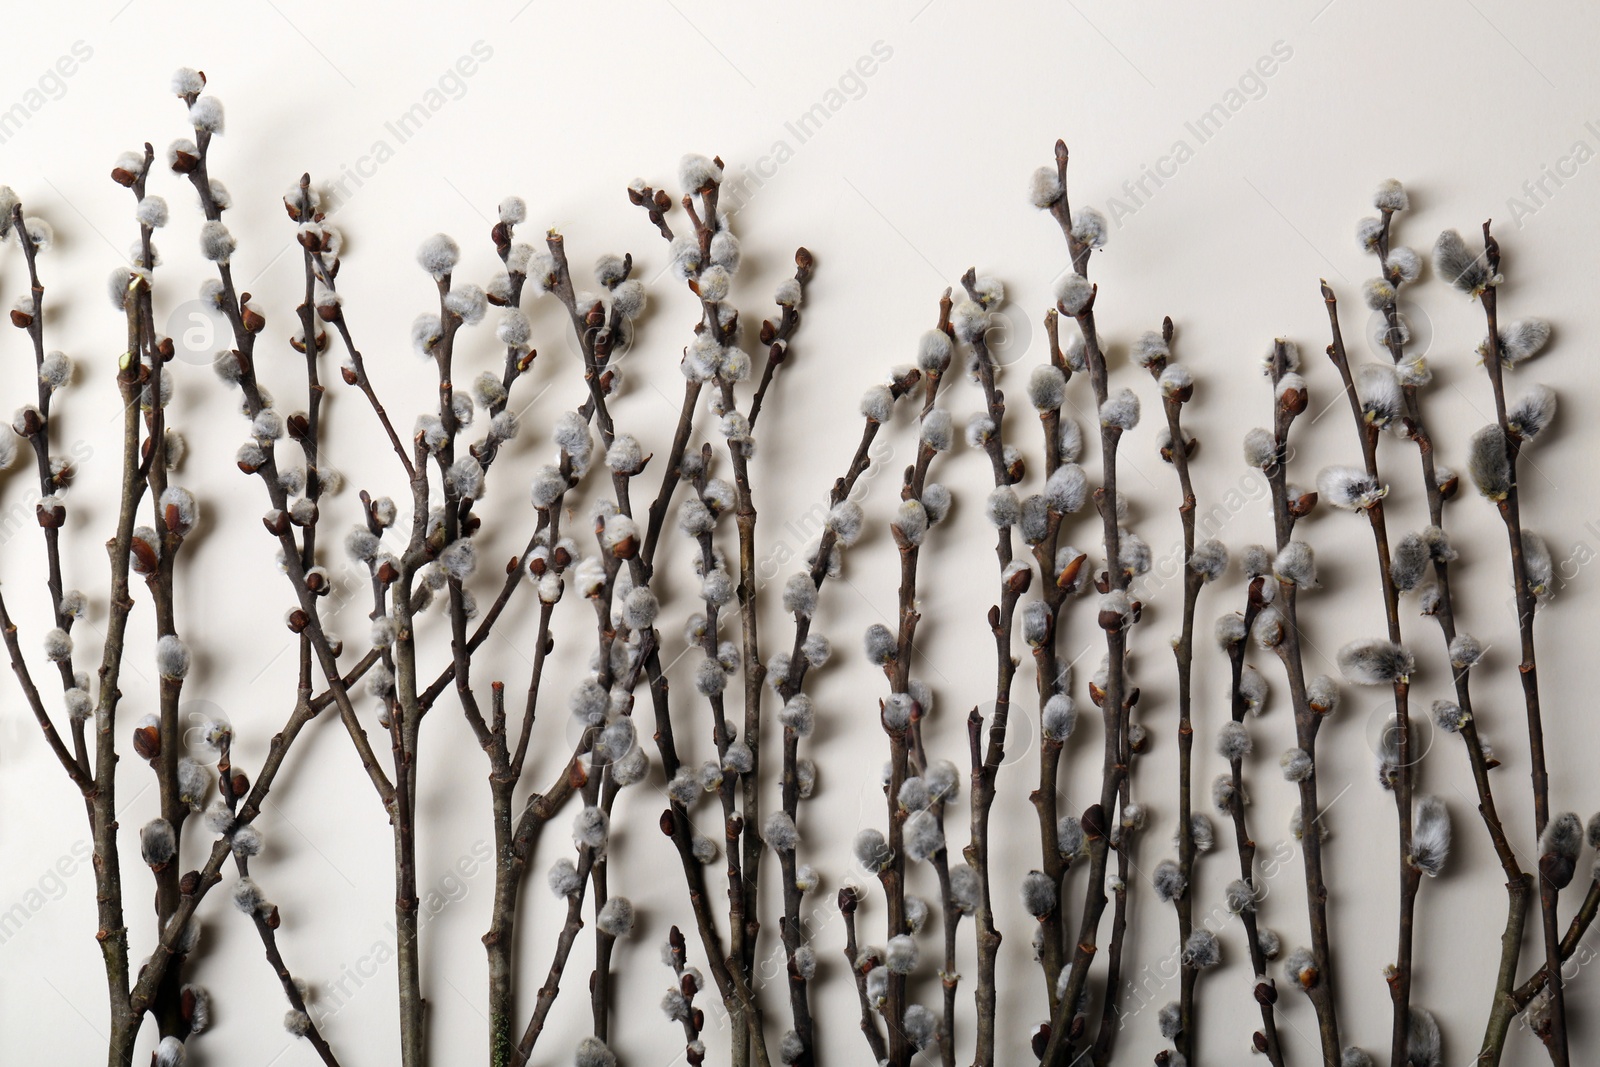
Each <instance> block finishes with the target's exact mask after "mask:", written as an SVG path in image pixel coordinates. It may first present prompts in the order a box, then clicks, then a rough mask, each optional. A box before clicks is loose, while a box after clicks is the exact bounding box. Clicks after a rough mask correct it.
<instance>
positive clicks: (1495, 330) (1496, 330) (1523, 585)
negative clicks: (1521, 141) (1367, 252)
mask: <svg viewBox="0 0 1600 1067" xmlns="http://www.w3.org/2000/svg"><path fill="white" fill-rule="evenodd" d="M1483 241H1484V253H1485V256H1486V258H1487V261H1488V267H1489V273H1490V275H1491V276H1493V275H1498V274H1499V273H1500V246H1499V244H1498V243H1497V242H1496V241H1495V239H1494V237H1493V235H1492V234H1491V233H1490V231H1489V223H1488V222H1485V223H1484V224H1483ZM1498 295H1499V290H1498V288H1497V287H1496V286H1494V285H1490V286H1488V287H1487V288H1486V289H1484V291H1483V294H1482V296H1481V297H1480V298H1479V301H1480V303H1482V305H1483V314H1484V320H1485V322H1486V324H1487V327H1488V337H1487V339H1486V342H1485V347H1486V351H1485V352H1484V358H1483V366H1484V369H1485V370H1486V371H1487V372H1488V375H1489V385H1490V387H1491V389H1492V390H1493V391H1494V406H1495V418H1496V421H1497V422H1498V423H1499V425H1500V432H1501V433H1503V434H1504V435H1505V438H1506V453H1507V462H1508V465H1509V468H1510V471H1511V486H1510V489H1509V490H1508V491H1507V493H1506V497H1505V499H1504V500H1502V501H1501V502H1500V517H1501V518H1502V519H1503V520H1504V521H1505V527H1506V536H1507V539H1508V541H1509V542H1510V550H1511V577H1512V582H1513V584H1514V586H1515V588H1516V598H1517V630H1518V636H1519V638H1520V640H1521V650H1522V662H1521V663H1519V664H1518V665H1517V671H1518V674H1519V675H1520V677H1521V679H1522V696H1523V704H1524V706H1525V708H1526V711H1527V719H1528V751H1529V756H1530V759H1531V763H1532V770H1531V779H1532V785H1533V811H1534V830H1535V832H1536V833H1538V834H1543V833H1544V829H1545V827H1546V826H1547V825H1548V824H1549V822H1550V773H1549V770H1548V768H1547V766H1546V761H1545V750H1544V720H1543V715H1542V712H1541V709H1540V703H1539V671H1538V661H1537V658H1536V656H1535V650H1534V638H1533V621H1534V614H1535V612H1536V611H1537V610H1538V600H1537V598H1536V597H1535V596H1534V594H1533V590H1532V588H1531V587H1530V585H1529V583H1528V572H1527V566H1526V563H1525V561H1524V559H1523V549H1522V539H1523V529H1522V516H1521V506H1520V503H1519V494H1518V479H1517V459H1518V456H1519V454H1520V451H1521V444H1522V439H1521V438H1520V437H1519V436H1518V435H1516V434H1514V433H1512V432H1511V428H1510V425H1509V423H1508V421H1507V418H1506V395H1505V382H1504V380H1503V368H1502V364H1501V361H1500V358H1501V357H1500V327H1499V321H1498V310H1499V300H1498ZM1559 893H1560V891H1559V889H1558V888H1557V887H1556V886H1555V884H1554V883H1553V882H1551V881H1550V880H1549V879H1548V878H1546V877H1544V876H1543V875H1542V874H1541V875H1540V877H1539V912H1540V917H1541V920H1542V923H1541V925H1542V929H1543V933H1544V949H1545V962H1544V967H1545V973H1546V993H1547V995H1548V996H1549V998H1550V1028H1549V1034H1548V1035H1541V1036H1542V1037H1543V1039H1544V1043H1545V1046H1546V1048H1547V1049H1548V1050H1549V1052H1550V1058H1551V1061H1552V1062H1553V1063H1554V1064H1555V1065H1556V1067H1565V1065H1566V1064H1567V1063H1568V1051H1567V1015H1566V996H1565V991H1564V989H1563V986H1564V983H1563V981H1562V976H1561V934H1560V925H1559V923H1560V919H1559V914H1558V912H1557V902H1558V897H1559Z"/></svg>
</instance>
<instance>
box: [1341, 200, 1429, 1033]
mask: <svg viewBox="0 0 1600 1067" xmlns="http://www.w3.org/2000/svg"><path fill="white" fill-rule="evenodd" d="M1385 221H1386V222H1387V219H1386V220H1385ZM1322 299H1323V302H1324V304H1325V305H1326V306H1327V312H1328V326H1329V329H1330V331H1331V333H1332V337H1333V340H1332V343H1331V344H1330V345H1329V346H1328V356H1329V358H1330V359H1332V360H1333V365H1334V367H1335V369H1337V370H1338V372H1339V377H1340V378H1341V379H1342V381H1343V382H1344V392H1345V397H1346V399H1347V400H1348V401H1349V404H1350V415H1351V418H1352V420H1353V422H1354V424H1355V430H1356V436H1357V438H1358V439H1359V440H1360V442H1361V457H1362V461H1363V463H1364V465H1365V469H1366V472H1367V476H1368V477H1369V478H1371V479H1372V480H1373V481H1374V482H1375V483H1377V484H1382V479H1381V477H1380V475H1379V472H1378V434H1379V432H1380V429H1381V427H1379V426H1377V425H1375V424H1374V423H1373V422H1372V421H1371V420H1369V419H1368V418H1367V417H1366V415H1365V412H1364V410H1363V407H1362V400H1361V397H1360V395H1359V394H1358V393H1357V392H1356V385H1355V379H1354V377H1353V375H1352V373H1351V370H1350V360H1349V357H1348V356H1347V355H1346V352H1345V346H1344V335H1343V333H1342V331H1341V330H1340V329H1339V305H1338V301H1337V299H1336V298H1335V297H1334V295H1333V290H1332V289H1331V288H1330V287H1329V286H1328V284H1327V283H1326V282H1323V283H1322ZM1389 344H1390V346H1391V349H1392V350H1393V351H1395V352H1398V350H1399V349H1398V346H1399V344H1400V341H1399V338H1398V336H1396V335H1395V334H1394V333H1393V331H1391V332H1390V340H1389ZM1366 510H1367V519H1368V521H1369V522H1370V524H1371V526H1372V540H1373V546H1374V548H1375V549H1376V553H1377V563H1378V579H1379V585H1380V587H1381V589H1382V593H1383V610H1384V616H1385V619H1386V620H1387V623H1388V634H1389V640H1390V641H1391V642H1393V643H1394V644H1396V645H1398V644H1400V642H1401V633H1400V594H1399V591H1398V590H1397V589H1396V588H1395V582H1394V571H1393V568H1392V565H1391V560H1390V552H1389V533H1388V527H1387V525H1386V523H1385V518H1384V507H1383V501H1382V500H1381V499H1380V500H1378V501H1377V502H1375V503H1374V504H1373V505H1372V506H1371V507H1369V508H1367V509H1366ZM1409 693H1410V684H1409V682H1408V680H1407V679H1404V678H1401V679H1399V680H1397V681H1396V682H1395V683H1394V731H1395V747H1396V751H1397V760H1398V764H1399V767H1398V773H1397V774H1396V776H1395V780H1394V783H1393V789H1394V802H1395V815H1396V819H1397V822H1398V826H1399V856H1398V860H1399V863H1398V867H1399V883H1400V919H1399V932H1398V936H1397V942H1398V944H1397V946H1396V949H1395V962H1394V964H1393V965H1392V966H1390V967H1389V968H1387V970H1386V972H1385V978H1386V980H1387V981H1388V984H1389V996H1390V1000H1391V1002H1392V1005H1393V1018H1392V1021H1391V1027H1390V1054H1389V1055H1390V1060H1391V1061H1392V1062H1394V1063H1401V1062H1403V1061H1404V1060H1405V1059H1406V1057H1407V1055H1408V1052H1407V1050H1408V1048H1409V1042H1410V1034H1411V982H1412V941H1413V935H1414V931H1415V922H1416V902H1417V889H1418V886H1419V885H1420V884H1421V877H1422V872H1421V871H1420V870H1419V869H1418V868H1417V866H1416V865H1415V864H1414V863H1413V862H1412V860H1411V818H1412V793H1413V789H1414V785H1415V781H1416V766H1415V764H1416V761H1417V758H1418V757H1417V756H1414V755H1413V753H1412V751H1411V742H1412V737H1411V719H1410V714H1409V703H1408V697H1409Z"/></svg>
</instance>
